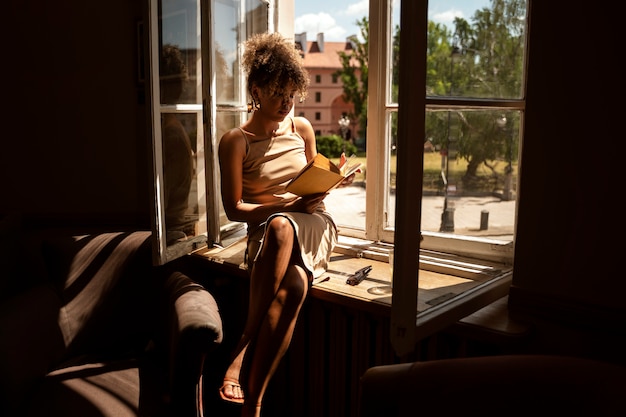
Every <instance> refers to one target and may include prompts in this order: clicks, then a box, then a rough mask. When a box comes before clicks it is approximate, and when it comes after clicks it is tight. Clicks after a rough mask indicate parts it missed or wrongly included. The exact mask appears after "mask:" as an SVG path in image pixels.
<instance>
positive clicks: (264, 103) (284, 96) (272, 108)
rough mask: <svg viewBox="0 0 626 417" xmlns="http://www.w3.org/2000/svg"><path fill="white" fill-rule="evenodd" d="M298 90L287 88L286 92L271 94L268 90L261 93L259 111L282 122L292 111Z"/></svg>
mask: <svg viewBox="0 0 626 417" xmlns="http://www.w3.org/2000/svg"><path fill="white" fill-rule="evenodd" d="M296 93H297V90H296V89H295V88H291V87H289V88H286V89H284V90H280V91H277V92H275V93H273V94H272V93H270V92H268V91H266V90H260V91H259V102H260V103H261V108H260V109H259V110H258V111H260V112H262V113H263V114H264V115H266V116H267V117H269V118H271V119H272V120H278V119H280V120H282V119H284V118H285V117H287V115H288V114H289V112H290V111H291V109H292V108H293V105H294V100H295V96H296Z"/></svg>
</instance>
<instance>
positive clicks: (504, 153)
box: [336, 0, 527, 181]
mask: <svg viewBox="0 0 626 417" xmlns="http://www.w3.org/2000/svg"><path fill="white" fill-rule="evenodd" d="M526 3H527V0H491V1H490V6H489V7H484V8H482V9H479V10H476V11H475V12H474V14H473V16H471V18H470V20H469V21H468V20H465V19H463V18H455V19H454V23H453V25H454V28H453V29H452V30H450V29H449V28H448V27H446V26H445V25H442V24H436V23H434V22H428V37H427V50H426V66H427V67H426V71H427V76H426V94H427V95H428V96H431V97H433V96H440V97H445V96H455V97H466V98H471V97H489V98H495V99H503V100H506V99H511V98H518V97H519V96H520V94H521V91H522V80H523V77H522V69H523V52H524V42H525V33H524V32H525V28H526V27H525V13H526ZM357 24H358V25H359V27H360V28H361V35H362V38H363V39H364V42H359V41H358V39H357V38H356V37H354V38H352V39H351V41H352V42H353V45H354V50H353V51H352V52H351V53H349V54H346V53H340V59H341V62H342V67H343V68H342V69H341V70H339V71H337V73H336V75H338V76H339V77H340V79H341V81H342V82H343V85H344V96H345V99H346V101H348V102H351V103H353V104H354V106H355V113H356V115H355V116H356V118H357V120H358V121H359V126H360V129H361V130H363V134H364V133H365V132H364V130H365V125H366V121H367V108H366V103H367V65H368V60H367V47H368V44H369V22H368V20H367V18H363V19H362V20H361V21H358V22H357ZM399 42H400V31H399V28H397V27H396V28H394V35H393V46H392V57H391V59H392V61H393V66H392V69H393V73H392V74H391V78H392V91H391V96H392V99H393V100H397V96H398V87H399V86H398V73H397V70H398V65H397V64H398V57H399V51H400V50H399ZM408 52H409V53H414V51H411V50H408ZM357 68H359V69H360V70H361V78H360V79H359V78H358V77H357V75H358V73H357V71H356V69H357ZM519 116H520V115H519V113H518V112H515V111H506V110H504V111H503V109H501V110H499V111H498V110H494V111H479V112H474V111H471V110H453V111H452V112H450V113H448V112H447V111H441V110H432V111H429V112H428V113H427V115H426V132H425V135H424V138H423V139H424V141H430V142H432V144H433V145H434V146H435V148H436V149H437V150H441V151H443V152H448V155H451V157H452V158H460V159H463V160H465V161H466V162H467V171H466V174H465V176H464V181H471V180H472V178H474V177H476V176H477V172H478V169H479V168H482V167H486V168H487V169H489V170H491V171H492V172H494V174H497V173H495V170H494V169H493V167H494V166H495V164H496V162H497V161H502V160H504V161H506V162H507V163H509V164H511V163H513V162H514V161H515V160H516V159H517V152H518V148H519V140H518V138H519V127H520V120H519ZM503 119H504V120H506V121H507V122H506V124H504V125H502V124H501V123H499V121H501V120H503ZM396 122H397V121H396V118H395V117H394V118H392V126H391V132H392V140H393V138H395V137H396V134H397V132H396ZM359 133H361V132H359ZM392 145H393V144H392Z"/></svg>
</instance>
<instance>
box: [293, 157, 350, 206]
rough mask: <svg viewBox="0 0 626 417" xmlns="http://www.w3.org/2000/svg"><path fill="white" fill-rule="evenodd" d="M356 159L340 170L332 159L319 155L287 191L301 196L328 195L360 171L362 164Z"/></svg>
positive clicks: (307, 165) (294, 179) (300, 173)
mask: <svg viewBox="0 0 626 417" xmlns="http://www.w3.org/2000/svg"><path fill="white" fill-rule="evenodd" d="M355 158H356V156H355V155H352V156H351V157H350V158H348V160H347V161H346V163H345V164H343V166H342V167H341V168H339V167H338V166H337V165H335V164H334V163H333V162H332V161H331V160H330V159H328V158H326V157H325V156H324V155H322V154H321V153H318V154H317V155H316V156H315V158H313V159H311V160H310V161H309V162H308V163H307V164H306V165H305V166H304V168H302V169H301V170H300V172H299V173H298V175H296V176H295V177H294V178H293V179H292V180H291V181H289V183H288V184H287V187H286V188H285V190H286V191H288V192H290V193H293V194H296V195H300V196H302V195H310V194H319V193H327V192H329V191H330V190H332V189H333V188H335V187H337V186H338V185H339V184H341V181H343V180H344V179H345V178H347V177H349V176H350V175H352V174H353V173H355V172H356V171H357V170H358V169H359V167H360V166H361V163H360V162H358V161H355Z"/></svg>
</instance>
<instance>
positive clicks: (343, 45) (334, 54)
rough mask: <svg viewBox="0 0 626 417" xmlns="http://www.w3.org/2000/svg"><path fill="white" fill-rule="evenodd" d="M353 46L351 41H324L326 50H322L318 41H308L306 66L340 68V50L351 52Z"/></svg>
mask: <svg viewBox="0 0 626 417" xmlns="http://www.w3.org/2000/svg"><path fill="white" fill-rule="evenodd" d="M351 48H352V47H351V45H350V43H349V42H324V52H320V51H319V49H320V48H319V45H318V43H317V41H307V43H306V53H305V54H304V66H305V67H306V68H330V69H339V68H341V62H340V61H339V52H340V51H344V52H349V51H350V50H351Z"/></svg>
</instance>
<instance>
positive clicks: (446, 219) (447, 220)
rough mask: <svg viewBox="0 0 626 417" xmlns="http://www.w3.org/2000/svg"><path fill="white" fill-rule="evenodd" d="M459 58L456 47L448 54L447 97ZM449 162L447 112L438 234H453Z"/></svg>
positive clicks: (450, 93) (442, 155)
mask: <svg viewBox="0 0 626 417" xmlns="http://www.w3.org/2000/svg"><path fill="white" fill-rule="evenodd" d="M460 57H461V50H460V49H459V48H458V47H457V46H453V47H452V52H451V53H450V91H449V93H448V95H449V96H451V95H452V75H453V73H454V63H455V62H456V61H457V60H458V59H459V58H460ZM449 161H450V110H448V132H447V135H446V148H445V149H444V150H442V151H441V177H442V178H443V186H444V191H443V192H444V194H443V195H444V197H443V212H442V213H441V225H440V226H439V231H440V232H454V207H453V206H450V205H449V204H448V188H449V187H450V185H449V184H448V179H449V177H448V173H449Z"/></svg>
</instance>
